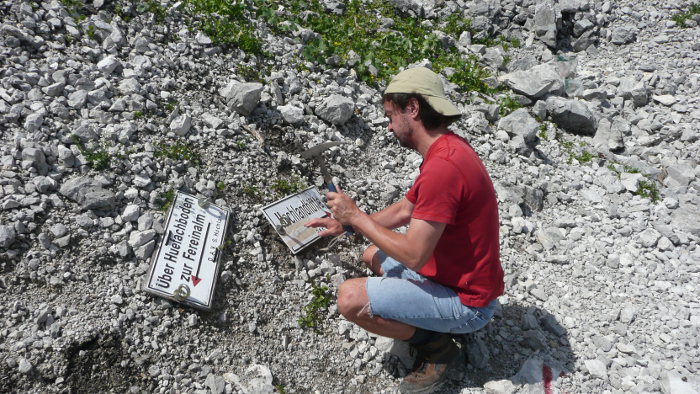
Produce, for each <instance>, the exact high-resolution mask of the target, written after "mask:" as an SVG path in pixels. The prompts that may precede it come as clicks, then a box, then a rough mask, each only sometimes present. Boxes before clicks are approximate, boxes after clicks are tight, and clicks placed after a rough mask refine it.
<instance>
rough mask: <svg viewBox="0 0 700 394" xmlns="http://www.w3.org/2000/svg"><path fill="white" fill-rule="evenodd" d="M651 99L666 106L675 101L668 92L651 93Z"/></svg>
mask: <svg viewBox="0 0 700 394" xmlns="http://www.w3.org/2000/svg"><path fill="white" fill-rule="evenodd" d="M651 99H652V100H654V101H656V102H657V103H660V104H663V105H665V106H667V107H670V106H672V105H673V104H675V103H676V98H675V97H673V96H671V95H670V94H662V95H653V96H651Z"/></svg>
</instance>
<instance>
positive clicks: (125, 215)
mask: <svg viewBox="0 0 700 394" xmlns="http://www.w3.org/2000/svg"><path fill="white" fill-rule="evenodd" d="M139 210H140V208H139V206H138V205H136V204H129V205H127V206H126V208H124V212H122V220H123V221H124V222H133V221H134V220H136V219H138V218H139Z"/></svg>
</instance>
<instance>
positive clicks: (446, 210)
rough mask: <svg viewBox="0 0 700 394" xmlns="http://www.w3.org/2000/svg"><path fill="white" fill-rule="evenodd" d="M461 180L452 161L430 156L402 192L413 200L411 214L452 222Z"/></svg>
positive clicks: (460, 190) (432, 219)
mask: <svg viewBox="0 0 700 394" xmlns="http://www.w3.org/2000/svg"><path fill="white" fill-rule="evenodd" d="M463 192H464V181H463V179H462V176H461V174H460V172H459V171H458V170H457V169H456V168H455V167H454V164H452V163H450V162H448V161H446V160H444V159H442V158H434V159H432V160H430V162H428V163H425V166H424V167H423V168H422V169H421V173H420V175H418V178H416V181H415V183H414V184H413V186H412V187H411V189H409V191H408V193H406V199H407V200H408V201H410V202H411V203H412V204H414V207H413V213H412V214H411V217H412V218H415V219H421V220H430V221H433V222H439V223H446V224H454V221H455V217H456V216H457V210H458V209H459V201H460V199H461V198H460V197H461V196H462V195H463Z"/></svg>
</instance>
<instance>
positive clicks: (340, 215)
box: [304, 186, 362, 237]
mask: <svg viewBox="0 0 700 394" xmlns="http://www.w3.org/2000/svg"><path fill="white" fill-rule="evenodd" d="M336 187H337V186H336ZM326 201H327V202H326V205H327V206H328V208H330V209H331V212H332V213H333V218H317V219H312V220H309V221H308V222H306V223H304V226H305V227H325V228H326V230H323V231H321V232H320V233H318V235H320V236H321V237H327V236H329V235H330V236H336V235H340V234H342V233H343V232H344V231H345V230H344V229H343V225H344V224H350V220H352V218H354V217H357V216H359V215H360V214H361V213H362V211H360V208H358V207H357V204H355V201H353V199H352V198H350V197H349V196H348V195H347V194H345V193H343V191H342V190H340V188H338V192H337V193H334V192H328V193H326Z"/></svg>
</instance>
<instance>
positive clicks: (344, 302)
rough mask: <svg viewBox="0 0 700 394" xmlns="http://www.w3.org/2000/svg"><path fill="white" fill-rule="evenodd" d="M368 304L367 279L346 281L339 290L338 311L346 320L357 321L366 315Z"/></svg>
mask: <svg viewBox="0 0 700 394" xmlns="http://www.w3.org/2000/svg"><path fill="white" fill-rule="evenodd" d="M368 303H369V298H368V297H367V290H366V288H365V278H362V279H350V280H346V281H345V282H343V283H342V284H341V285H340V287H339V288H338V311H339V312H340V313H341V314H342V315H343V316H345V318H346V319H348V320H350V321H356V320H357V319H358V318H359V317H360V316H361V314H362V313H366V312H365V310H366V309H367V308H366V306H367V304H368Z"/></svg>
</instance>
